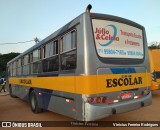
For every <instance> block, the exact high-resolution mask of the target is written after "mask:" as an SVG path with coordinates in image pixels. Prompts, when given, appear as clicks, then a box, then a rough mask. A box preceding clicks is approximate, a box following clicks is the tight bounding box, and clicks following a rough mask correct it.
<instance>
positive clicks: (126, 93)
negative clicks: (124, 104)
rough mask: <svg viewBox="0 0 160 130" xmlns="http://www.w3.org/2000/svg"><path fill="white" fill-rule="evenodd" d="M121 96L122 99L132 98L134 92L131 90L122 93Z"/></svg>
mask: <svg viewBox="0 0 160 130" xmlns="http://www.w3.org/2000/svg"><path fill="white" fill-rule="evenodd" d="M120 97H121V99H122V100H128V99H131V98H132V93H131V92H125V93H121V94H120Z"/></svg>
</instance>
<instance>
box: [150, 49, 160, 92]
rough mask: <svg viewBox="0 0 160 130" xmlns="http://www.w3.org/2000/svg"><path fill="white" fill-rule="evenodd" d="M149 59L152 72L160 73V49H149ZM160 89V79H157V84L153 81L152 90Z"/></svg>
mask: <svg viewBox="0 0 160 130" xmlns="http://www.w3.org/2000/svg"><path fill="white" fill-rule="evenodd" d="M148 52H149V59H150V70H151V73H152V72H153V71H160V58H159V56H160V49H153V50H151V49H149V50H148ZM156 89H160V79H157V81H156V82H154V81H152V85H151V90H156Z"/></svg>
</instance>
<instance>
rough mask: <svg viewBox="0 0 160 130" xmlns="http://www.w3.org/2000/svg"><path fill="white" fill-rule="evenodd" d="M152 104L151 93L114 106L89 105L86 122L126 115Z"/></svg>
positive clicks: (86, 111)
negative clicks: (121, 114)
mask: <svg viewBox="0 0 160 130" xmlns="http://www.w3.org/2000/svg"><path fill="white" fill-rule="evenodd" d="M151 104H152V95H151V93H149V94H148V95H147V96H146V97H143V98H140V99H135V100H130V101H126V102H121V103H117V104H113V105H105V106H98V105H97V106H96V105H92V104H89V103H86V104H85V119H84V121H93V120H97V119H101V118H104V117H107V116H110V115H113V114H117V113H124V112H128V111H132V110H136V109H139V108H141V107H144V106H148V105H151Z"/></svg>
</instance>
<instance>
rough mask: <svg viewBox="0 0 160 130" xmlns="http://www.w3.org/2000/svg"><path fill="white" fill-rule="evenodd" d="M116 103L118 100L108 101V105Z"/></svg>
mask: <svg viewBox="0 0 160 130" xmlns="http://www.w3.org/2000/svg"><path fill="white" fill-rule="evenodd" d="M118 102H119V100H109V101H108V104H114V103H118Z"/></svg>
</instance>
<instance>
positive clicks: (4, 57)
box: [0, 52, 20, 76]
mask: <svg viewBox="0 0 160 130" xmlns="http://www.w3.org/2000/svg"><path fill="white" fill-rule="evenodd" d="M19 54H20V53H14V52H11V53H8V54H1V55H0V76H2V72H3V71H5V70H6V66H7V62H9V61H10V60H12V59H13V58H15V57H16V56H18V55H19Z"/></svg>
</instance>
